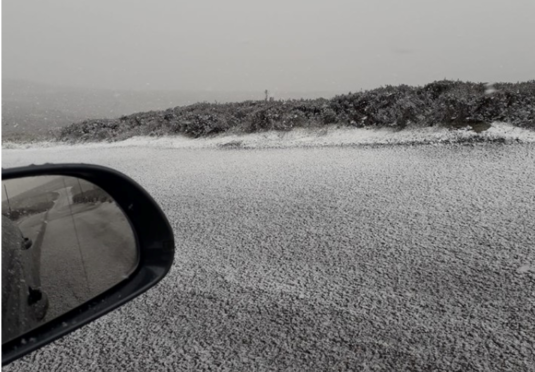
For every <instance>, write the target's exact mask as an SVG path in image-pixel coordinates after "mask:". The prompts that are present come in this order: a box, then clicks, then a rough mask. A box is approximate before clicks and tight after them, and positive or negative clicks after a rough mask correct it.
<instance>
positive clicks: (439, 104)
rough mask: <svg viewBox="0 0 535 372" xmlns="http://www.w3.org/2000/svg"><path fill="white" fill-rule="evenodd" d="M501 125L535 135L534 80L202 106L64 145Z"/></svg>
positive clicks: (86, 130) (125, 120)
mask: <svg viewBox="0 0 535 372" xmlns="http://www.w3.org/2000/svg"><path fill="white" fill-rule="evenodd" d="M495 121H502V122H508V123H510V124H512V125H515V126H518V127H523V128H529V129H533V130H535V80H532V81H528V82H524V83H498V84H494V85H492V86H489V85H487V84H484V83H471V82H461V81H448V80H443V81H436V82H433V83H431V84H428V85H425V86H418V87H411V86H407V85H400V86H386V87H382V88H378V89H374V90H369V91H363V92H358V93H349V94H345V95H339V96H336V97H334V98H332V99H323V98H320V99H309V100H285V101H245V102H240V103H221V104H218V103H197V104H194V105H190V106H179V107H175V108H170V109H167V110H163V111H150V112H144V113H137V114H133V115H128V116H122V117H120V118H118V119H103V120H86V121H83V122H81V123H76V124H72V125H70V126H67V127H65V128H63V129H62V130H61V131H60V133H59V136H58V138H59V139H60V140H62V141H105V140H111V141H114V140H122V139H126V138H129V137H132V136H136V135H148V136H162V135H172V134H182V135H186V136H189V137H192V138H198V137H203V136H210V135H214V134H219V133H225V132H232V133H252V132H259V131H267V130H278V131H288V130H291V129H293V128H299V127H301V128H303V127H304V128H314V127H322V126H325V125H330V124H336V125H340V126H352V127H376V128H379V127H390V128H395V129H399V130H402V129H404V128H406V127H408V126H413V127H414V126H415V127H428V126H436V125H440V126H445V127H449V128H455V127H463V126H467V125H468V126H471V127H472V128H473V129H474V130H478V131H481V130H485V129H486V128H488V127H489V125H490V123H492V122H495Z"/></svg>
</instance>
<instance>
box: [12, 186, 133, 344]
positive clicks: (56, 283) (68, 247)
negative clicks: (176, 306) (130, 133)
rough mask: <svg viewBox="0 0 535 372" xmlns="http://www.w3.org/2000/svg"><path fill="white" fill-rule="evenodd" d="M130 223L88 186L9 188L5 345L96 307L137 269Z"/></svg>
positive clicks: (102, 193) (101, 192)
mask: <svg viewBox="0 0 535 372" xmlns="http://www.w3.org/2000/svg"><path fill="white" fill-rule="evenodd" d="M138 256H139V253H138V247H137V244H136V239H135V235H134V232H133V230H132V228H131V226H130V223H129V221H128V219H127V218H126V216H125V214H124V213H123V211H122V210H121V208H120V207H119V206H118V205H117V203H116V202H115V201H114V200H113V199H112V198H111V197H110V196H109V195H108V194H107V193H106V192H105V191H104V190H102V189H101V188H99V187H98V186H96V185H94V184H92V183H90V182H88V181H85V180H83V179H78V178H73V177H64V176H39V177H25V178H18V179H10V180H5V181H2V343H5V342H7V341H9V340H11V339H13V338H15V337H18V336H20V335H22V334H24V333H26V332H28V331H29V330H31V329H33V328H35V327H37V326H39V325H41V324H43V323H45V322H48V321H50V320H52V319H54V318H56V317H58V316H60V315H62V314H64V313H66V312H68V311H70V310H72V309H74V308H76V307H78V306H80V305H81V304H83V303H85V302H87V301H89V300H91V299H92V298H94V297H95V296H97V295H99V294H101V293H103V292H104V291H106V290H108V289H110V288H111V287H113V286H115V285H116V284H118V283H119V282H121V281H123V280H125V279H126V278H127V277H128V276H129V275H130V274H132V273H133V271H134V270H135V269H136V267H137V264H138Z"/></svg>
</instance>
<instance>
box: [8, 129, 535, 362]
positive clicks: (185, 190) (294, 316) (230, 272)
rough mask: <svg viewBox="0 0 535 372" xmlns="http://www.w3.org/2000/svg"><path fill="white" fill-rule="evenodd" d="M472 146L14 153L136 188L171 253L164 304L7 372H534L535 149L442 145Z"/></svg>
mask: <svg viewBox="0 0 535 372" xmlns="http://www.w3.org/2000/svg"><path fill="white" fill-rule="evenodd" d="M473 135H474V134H473V133H471V132H469V131H455V132H446V131H440V130H436V129H429V130H428V131H427V132H425V131H413V132H405V133H404V132H399V133H392V132H388V131H366V130H361V131H360V132H359V131H356V130H353V131H350V130H336V129H329V130H326V131H324V133H321V134H318V133H311V132H292V133H288V134H286V135H284V136H281V135H279V134H276V133H268V134H256V135H251V136H239V137H238V136H226V137H221V138H212V139H205V140H186V139H181V138H162V139H150V138H134V139H131V140H128V141H124V142H121V143H114V144H107V143H100V144H87V145H76V146H67V145H62V146H57V145H53V144H40V145H38V146H37V147H36V146H35V145H34V148H27V149H24V148H21V147H22V146H21V145H9V146H4V148H3V150H2V155H3V160H2V162H3V164H2V165H3V166H4V167H10V166H17V165H27V164H30V163H44V162H86V163H96V164H102V165H107V166H111V167H114V168H116V169H119V170H121V171H123V172H125V173H126V174H128V175H130V176H131V177H133V178H134V179H135V180H137V181H138V182H140V183H141V184H142V185H143V186H144V187H146V188H147V189H148V191H149V192H150V193H151V194H152V195H153V196H154V197H155V199H156V200H157V201H158V202H159V203H160V205H161V206H162V208H163V210H164V211H165V213H166V214H167V216H168V218H169V219H170V222H171V224H172V227H173V229H174V231H175V238H176V242H177V253H176V258H175V264H174V267H173V269H172V271H171V272H170V273H169V275H168V276H167V277H166V278H165V279H164V280H163V281H162V282H161V283H160V284H159V285H158V286H157V287H156V288H154V289H153V290H151V291H149V292H148V293H146V294H145V295H143V296H141V297H140V298H138V299H136V300H134V301H132V302H131V303H130V304H128V305H126V306H124V307H123V308H121V309H119V310H117V311H115V312H113V313H111V314H109V315H108V316H106V317H103V318H101V319H100V320H98V321H97V322H95V323H93V324H91V325H89V326H87V327H84V328H83V329H81V330H79V331H77V332H75V333H73V334H71V335H69V336H67V337H65V338H63V339H61V340H59V341H57V342H55V343H54V344H52V345H49V346H47V347H45V348H43V349H41V350H40V351H38V352H35V353H33V354H31V355H29V356H27V357H26V358H24V359H23V360H21V361H19V362H16V363H13V364H12V365H11V366H9V367H7V368H5V370H6V371H72V370H84V371H111V370H138V371H144V370H208V369H211V370H244V371H252V370H303V371H310V370H327V369H332V370H350V369H353V370H363V371H372V370H384V371H403V370H410V371H430V370H433V371H442V370H443V371H456V370H458V371H493V370H494V371H506V370H509V371H535V322H534V321H533V319H535V219H534V218H533V217H534V209H535V187H533V185H534V184H535V143H534V142H535V140H534V136H533V132H525V131H522V130H520V129H518V128H512V127H509V126H507V125H505V124H494V125H493V127H492V128H491V129H490V130H489V131H488V132H485V133H484V134H483V135H487V136H494V137H493V138H494V139H502V140H503V141H504V142H506V143H510V144H505V145H504V144H497V143H486V144H484V143H478V144H475V145H460V144H455V143H447V142H454V141H455V138H458V137H462V136H473ZM351 136H353V137H351ZM393 142H401V143H405V144H415V143H420V144H421V145H419V146H406V145H401V146H400V145H392V143H393ZM378 143H379V144H383V145H384V146H347V147H340V146H327V147H321V146H320V147H318V145H355V144H356V145H359V144H361V145H362V144H368V145H370V144H378ZM426 143H427V144H426ZM6 147H11V149H7V148H6ZM233 147H241V148H244V147H245V148H247V147H249V148H250V149H246V150H243V149H234V148H233ZM303 147H309V148H303Z"/></svg>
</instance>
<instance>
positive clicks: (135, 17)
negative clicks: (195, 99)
mask: <svg viewBox="0 0 535 372" xmlns="http://www.w3.org/2000/svg"><path fill="white" fill-rule="evenodd" d="M2 5H3V30H2V31H3V35H2V41H3V60H2V62H3V71H2V72H3V78H4V79H24V80H29V81H35V82H40V83H46V84H53V85H66V86H75V87H87V88H93V89H94V88H105V89H118V90H181V91H189V90H191V91H248V92H251V91H260V92H263V90H264V89H269V90H271V91H275V92H276V91H294V92H310V91H331V92H348V91H356V90H360V89H367V88H374V87H377V86H380V85H384V84H400V83H406V84H425V83H428V82H431V81H433V80H437V79H443V78H448V79H461V80H471V81H522V80H529V79H533V78H534V77H535V67H534V66H535V49H534V48H533V47H532V43H533V36H534V35H535V23H534V22H533V19H532V18H533V15H534V14H535V2H534V1H532V0H515V1H514V2H505V1H496V0H492V1H491V0H471V1H466V0H451V1H447V2H446V1H431V0H404V1H394V0H382V1H370V0H369V1H362V0H348V1H345V0H339V1H316V0H306V1H305V0H292V1H287V0H286V1H283V0H272V1H263V2H260V1H251V0H229V1H189V2H185V1H180V2H179V1H175V0H155V1H134V0H114V1H109V0H92V1H72V0H47V1H41V0H23V1H21V0H3V1H2Z"/></svg>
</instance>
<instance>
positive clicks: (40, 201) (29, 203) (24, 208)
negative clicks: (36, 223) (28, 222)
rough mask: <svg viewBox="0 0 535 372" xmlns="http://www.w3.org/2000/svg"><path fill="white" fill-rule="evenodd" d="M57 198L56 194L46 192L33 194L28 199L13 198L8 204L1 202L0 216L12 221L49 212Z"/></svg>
mask: <svg viewBox="0 0 535 372" xmlns="http://www.w3.org/2000/svg"><path fill="white" fill-rule="evenodd" d="M57 198H58V193H56V192H47V193H43V194H35V195H32V196H30V197H28V198H25V199H22V198H20V197H15V198H13V199H10V202H9V203H8V202H7V201H4V202H2V214H4V215H6V216H7V217H9V218H10V219H11V220H12V221H16V220H18V219H19V218H22V217H26V216H32V215H34V214H39V213H43V212H46V211H48V210H50V208H52V207H53V206H54V201H55V200H56V199H57Z"/></svg>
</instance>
